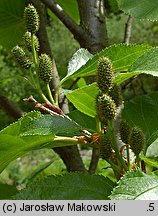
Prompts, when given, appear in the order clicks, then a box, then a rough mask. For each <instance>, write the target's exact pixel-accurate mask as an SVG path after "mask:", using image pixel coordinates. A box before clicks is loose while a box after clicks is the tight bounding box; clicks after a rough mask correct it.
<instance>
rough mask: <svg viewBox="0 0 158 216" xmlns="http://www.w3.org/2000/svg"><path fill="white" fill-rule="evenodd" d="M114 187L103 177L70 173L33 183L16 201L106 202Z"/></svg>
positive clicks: (17, 196) (18, 195)
mask: <svg viewBox="0 0 158 216" xmlns="http://www.w3.org/2000/svg"><path fill="white" fill-rule="evenodd" d="M70 182H71V184H70ZM113 185H114V183H113V182H112V181H110V180H109V179H108V178H105V177H103V176H99V175H93V176H91V175H88V174H81V173H71V174H70V173H69V174H66V175H63V176H49V177H47V178H45V179H43V180H41V181H36V182H33V183H32V184H31V185H30V186H28V187H27V188H26V189H25V190H23V191H21V192H20V193H19V194H17V195H16V196H15V199H18V200H19V199H25V200H106V199H108V196H109V194H110V192H111V190H112V188H113ZM31 191H34V193H32V192H31Z"/></svg>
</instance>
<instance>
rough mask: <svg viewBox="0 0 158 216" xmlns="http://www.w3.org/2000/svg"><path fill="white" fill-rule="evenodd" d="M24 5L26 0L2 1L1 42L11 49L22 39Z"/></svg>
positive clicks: (0, 15)
mask: <svg viewBox="0 0 158 216" xmlns="http://www.w3.org/2000/svg"><path fill="white" fill-rule="evenodd" d="M24 6H25V1H24V0H9V1H6V0H1V1H0V44H1V45H2V46H4V47H5V48H6V49H11V48H12V47H13V46H15V45H16V44H17V43H19V42H20V41H21V39H22V35H23V33H24V22H23V11H24Z"/></svg>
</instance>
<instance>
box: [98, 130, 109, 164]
mask: <svg viewBox="0 0 158 216" xmlns="http://www.w3.org/2000/svg"><path fill="white" fill-rule="evenodd" d="M99 143H100V157H101V158H102V159H104V160H107V159H109V158H110V157H111V154H112V148H111V141H110V140H109V139H108V138H107V135H105V134H102V135H101V136H100V141H99Z"/></svg>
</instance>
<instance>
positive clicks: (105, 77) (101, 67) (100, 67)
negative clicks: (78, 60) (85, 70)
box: [96, 57, 114, 93]
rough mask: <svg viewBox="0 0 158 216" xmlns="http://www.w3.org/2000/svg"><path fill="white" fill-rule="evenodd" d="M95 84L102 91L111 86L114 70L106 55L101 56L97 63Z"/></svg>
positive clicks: (107, 89) (106, 90)
mask: <svg viewBox="0 0 158 216" xmlns="http://www.w3.org/2000/svg"><path fill="white" fill-rule="evenodd" d="M96 80H97V84H98V87H99V88H100V90H101V91H102V92H103V93H107V92H108V91H109V89H110V88H112V86H113V82H114V71H113V66H112V63H111V61H110V60H109V59H108V58H106V57H101V58H99V60H98V64H97V76H96Z"/></svg>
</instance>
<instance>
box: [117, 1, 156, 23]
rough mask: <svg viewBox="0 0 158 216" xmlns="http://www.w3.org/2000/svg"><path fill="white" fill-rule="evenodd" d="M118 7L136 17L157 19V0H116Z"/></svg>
mask: <svg viewBox="0 0 158 216" xmlns="http://www.w3.org/2000/svg"><path fill="white" fill-rule="evenodd" d="M117 2H118V4H119V7H120V9H121V10H123V11H124V12H125V13H127V14H130V15H131V16H134V17H136V18H138V19H148V20H152V21H156V20H157V19H158V13H157V11H158V1H157V0H150V1H149V0H139V1H138V0H132V1H131V0H117Z"/></svg>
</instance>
